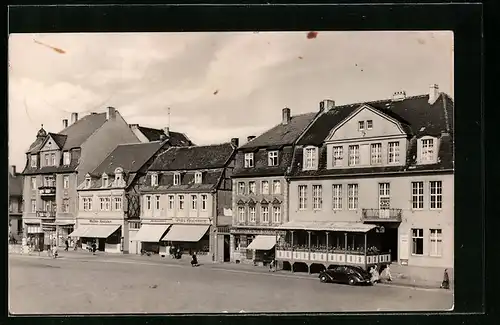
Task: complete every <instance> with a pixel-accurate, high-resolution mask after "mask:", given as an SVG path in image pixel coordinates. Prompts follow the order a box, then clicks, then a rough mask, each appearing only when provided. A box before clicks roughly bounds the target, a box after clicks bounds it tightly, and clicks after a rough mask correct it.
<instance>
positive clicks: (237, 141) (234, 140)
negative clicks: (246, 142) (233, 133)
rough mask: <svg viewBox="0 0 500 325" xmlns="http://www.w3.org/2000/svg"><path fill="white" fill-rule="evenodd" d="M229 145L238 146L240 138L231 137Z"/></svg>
mask: <svg viewBox="0 0 500 325" xmlns="http://www.w3.org/2000/svg"><path fill="white" fill-rule="evenodd" d="M231 145H232V146H233V147H235V148H238V146H239V145H240V139H238V138H232V139H231Z"/></svg>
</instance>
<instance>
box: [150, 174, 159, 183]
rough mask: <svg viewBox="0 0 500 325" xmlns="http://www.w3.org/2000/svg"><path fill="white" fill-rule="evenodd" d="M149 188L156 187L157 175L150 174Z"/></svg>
mask: <svg viewBox="0 0 500 325" xmlns="http://www.w3.org/2000/svg"><path fill="white" fill-rule="evenodd" d="M151 186H158V174H156V173H155V174H151Z"/></svg>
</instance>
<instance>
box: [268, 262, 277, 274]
mask: <svg viewBox="0 0 500 325" xmlns="http://www.w3.org/2000/svg"><path fill="white" fill-rule="evenodd" d="M269 272H276V260H274V259H273V260H271V263H269Z"/></svg>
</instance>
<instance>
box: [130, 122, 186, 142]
mask: <svg viewBox="0 0 500 325" xmlns="http://www.w3.org/2000/svg"><path fill="white" fill-rule="evenodd" d="M138 129H139V131H141V132H142V134H144V136H145V137H146V138H148V140H149V141H159V140H160V138H161V136H162V135H165V132H164V131H163V130H159V129H153V128H148V127H144V126H138ZM169 143H170V144H171V145H172V146H190V145H193V144H192V142H191V140H189V138H188V137H187V136H186V135H185V134H184V133H180V132H173V131H169Z"/></svg>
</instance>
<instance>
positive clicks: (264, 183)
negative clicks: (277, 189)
mask: <svg viewBox="0 0 500 325" xmlns="http://www.w3.org/2000/svg"><path fill="white" fill-rule="evenodd" d="M262 194H269V182H268V181H262Z"/></svg>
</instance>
